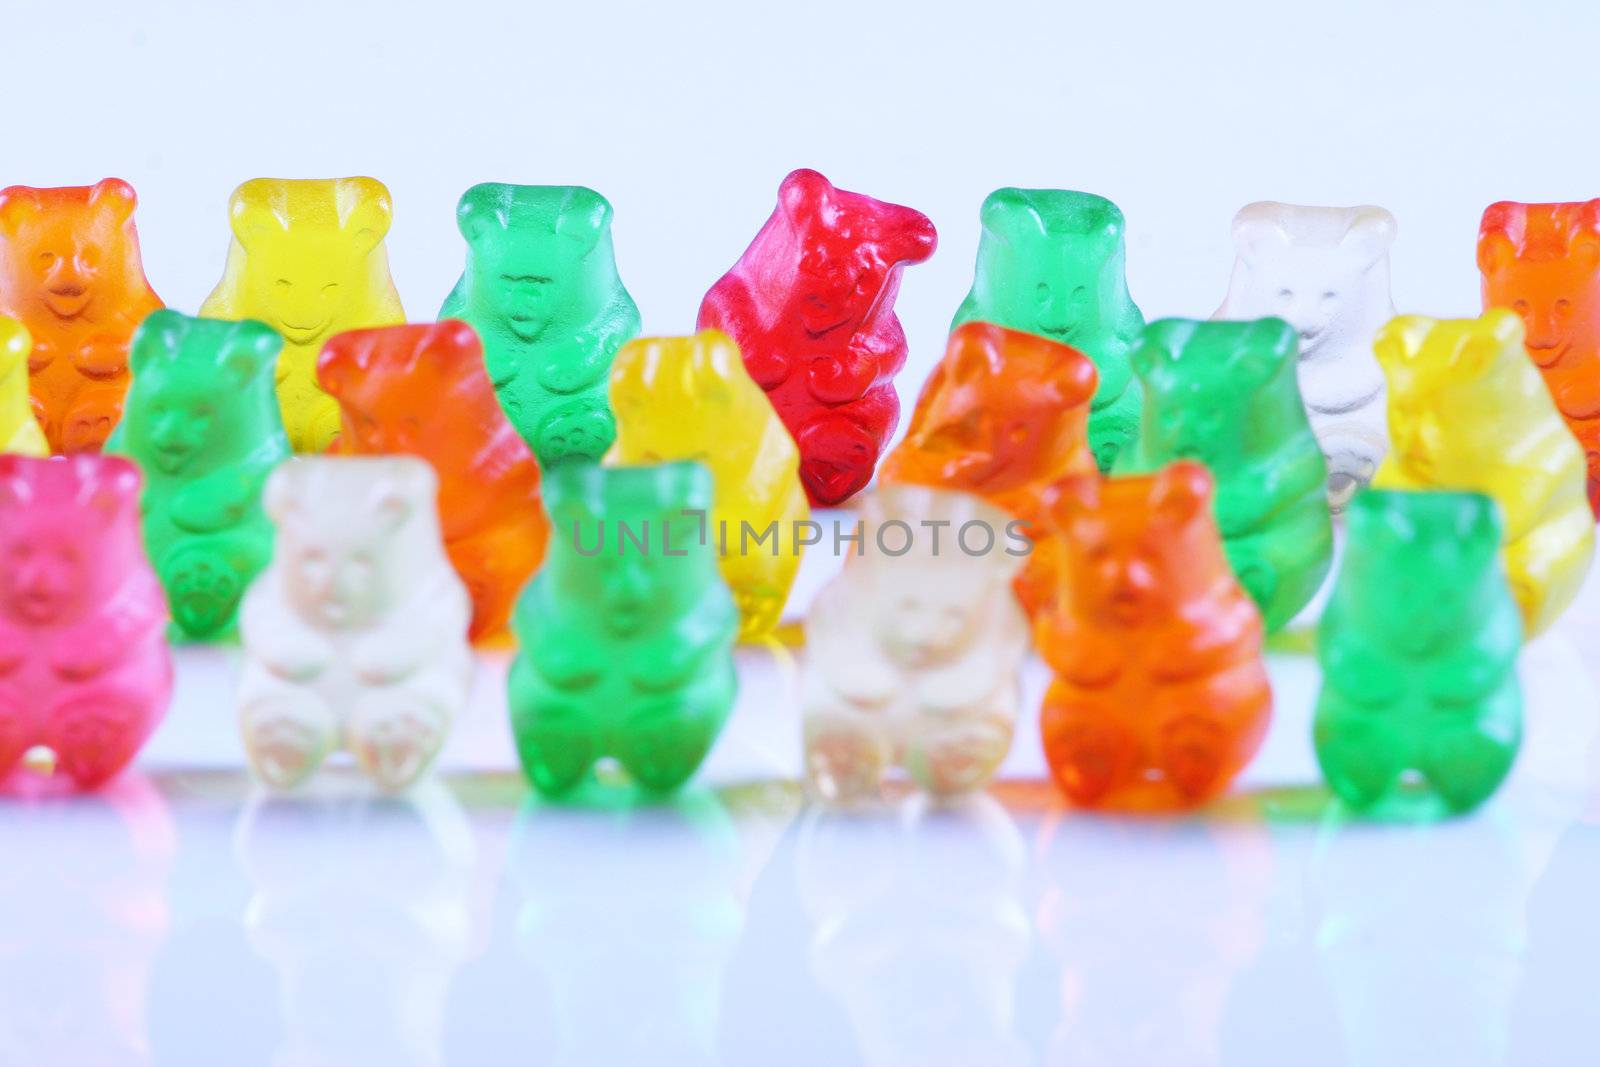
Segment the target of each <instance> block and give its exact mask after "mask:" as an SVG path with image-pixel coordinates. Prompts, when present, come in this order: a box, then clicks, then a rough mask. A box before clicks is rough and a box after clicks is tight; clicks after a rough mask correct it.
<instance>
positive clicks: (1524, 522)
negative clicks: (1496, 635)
mask: <svg viewBox="0 0 1600 1067" xmlns="http://www.w3.org/2000/svg"><path fill="white" fill-rule="evenodd" d="M1373 347H1374V350H1375V351H1376V352H1377V355H1378V362H1379V363H1380V364H1382V365H1383V370H1384V373H1385V374H1386V375H1387V376H1388V378H1389V434H1390V436H1391V437H1392V438H1393V440H1394V451H1393V452H1391V453H1390V454H1389V458H1388V459H1387V460H1385V461H1384V463H1383V466H1381V467H1380V468H1378V475H1377V477H1376V478H1375V479H1374V481H1373V484H1374V485H1376V486H1379V487H1382V488H1390V489H1456V490H1467V491H1471V492H1478V493H1484V494H1486V495H1488V496H1490V497H1492V498H1493V499H1494V501H1495V503H1497V504H1499V505H1500V514H1501V517H1502V519H1503V521H1504V523H1505V529H1504V533H1503V535H1502V538H1503V542H1504V543H1503V548H1504V556H1503V558H1504V562H1505V569H1506V576H1507V577H1508V578H1509V579H1510V580H1511V595H1512V596H1514V597H1515V598H1516V600H1517V604H1518V606H1519V607H1520V608H1521V609H1522V622H1523V629H1524V630H1525V631H1526V633H1527V635H1528V636H1529V637H1533V636H1535V635H1537V634H1540V633H1543V632H1544V631H1545V630H1546V629H1548V628H1549V627H1550V624H1551V623H1553V622H1554V621H1555V620H1556V618H1557V617H1559V616H1560V614H1561V612H1562V611H1564V610H1565V609H1566V606H1567V605H1568V604H1569V603H1571V602H1572V598H1573V597H1574V596H1576V595H1577V592H1578V588H1579V586H1580V585H1582V583H1583V578H1584V575H1585V574H1587V573H1588V571H1589V561H1590V559H1591V558H1592V557H1593V555H1594V514H1593V512H1591V511H1590V510H1589V502H1588V499H1587V497H1586V495H1585V492H1584V490H1585V484H1586V480H1587V474H1586V471H1585V466H1584V458H1583V450H1582V448H1580V447H1579V445H1578V442H1577V440H1576V439H1575V438H1573V436H1572V431H1571V430H1569V429H1567V426H1566V423H1564V422H1563V421H1562V419H1561V415H1560V413H1559V412H1558V411H1556V407H1555V403H1554V402H1553V401H1552V400H1551V399H1550V390H1549V389H1547V388H1546V387H1545V383H1544V379H1543V378H1541V377H1540V375H1539V372H1538V371H1537V370H1536V369H1535V368H1534V365H1533V362H1532V361H1531V360H1529V359H1528V356H1527V353H1526V351H1525V350H1524V348H1523V330H1522V320H1521V319H1519V318H1518V317H1517V316H1516V314H1515V313H1514V312H1511V311H1506V310H1504V309H1496V310H1491V311H1486V312H1484V313H1483V316H1482V317H1481V318H1477V319H1444V320H1436V319H1429V318H1424V317H1422V316H1421V315H1402V316H1400V317H1399V318H1397V319H1394V320H1393V321H1391V322H1390V323H1389V324H1388V325H1387V326H1385V327H1384V328H1383V329H1382V330H1381V331H1380V332H1379V333H1378V337H1377V340H1376V341H1375V342H1374V345H1373Z"/></svg>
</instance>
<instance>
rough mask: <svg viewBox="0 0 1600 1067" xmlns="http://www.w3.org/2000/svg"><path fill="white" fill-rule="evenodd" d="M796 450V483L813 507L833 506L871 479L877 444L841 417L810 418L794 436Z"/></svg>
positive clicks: (858, 427) (876, 456)
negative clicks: (797, 467) (798, 464)
mask: <svg viewBox="0 0 1600 1067" xmlns="http://www.w3.org/2000/svg"><path fill="white" fill-rule="evenodd" d="M795 443H796V444H797V445H798V446H799V448H800V482H801V484H802V485H804V486H805V490H806V496H807V497H808V498H810V500H811V503H812V505H814V506H816V507H833V506H834V505H836V504H841V503H843V502H844V501H846V500H848V499H850V498H851V497H852V496H855V495H856V493H858V492H860V491H861V489H862V488H864V487H865V486H866V484H867V483H868V482H869V481H871V480H872V469H873V467H874V466H875V465H876V464H877V462H878V449H879V447H880V444H881V443H880V442H879V441H877V440H875V439H874V438H873V437H872V435H871V434H869V433H867V431H866V430H864V429H863V428H862V427H860V426H858V425H857V424H856V423H855V422H853V421H852V420H850V419H848V418H846V417H845V416H843V415H838V414H827V415H822V416H820V417H818V418H816V419H813V420H812V421H811V422H810V423H808V424H807V425H805V426H803V427H802V428H801V429H800V432H799V433H798V434H796V435H795Z"/></svg>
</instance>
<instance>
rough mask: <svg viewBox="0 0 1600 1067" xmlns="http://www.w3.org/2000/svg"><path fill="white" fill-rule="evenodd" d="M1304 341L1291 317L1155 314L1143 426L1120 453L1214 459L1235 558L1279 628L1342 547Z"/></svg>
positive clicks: (1143, 344) (1137, 460) (1226, 542)
mask: <svg viewBox="0 0 1600 1067" xmlns="http://www.w3.org/2000/svg"><path fill="white" fill-rule="evenodd" d="M1297 340H1298V336H1297V334H1296V332H1295V329H1294V327H1293V326H1290V325H1289V324H1288V323H1287V322H1284V321H1283V320H1282V319H1256V320H1254V321H1251V322H1196V321H1194V320H1191V319H1162V320H1161V321H1159V322H1153V323H1151V324H1150V326H1149V328H1148V329H1146V330H1145V332H1144V334H1143V335H1142V336H1141V338H1140V340H1139V344H1138V346H1137V347H1136V348H1135V349H1134V351H1133V364H1134V368H1135V370H1136V371H1137V372H1138V375H1139V378H1140V380H1141V381H1142V382H1143V383H1144V415H1143V417H1142V419H1141V421H1140V426H1139V436H1138V438H1137V439H1136V440H1135V442H1134V443H1133V445H1132V447H1130V448H1129V449H1128V450H1127V451H1126V452H1125V453H1124V454H1123V455H1122V456H1121V457H1120V458H1119V459H1118V461H1117V471H1118V472H1119V473H1122V472H1140V471H1143V472H1148V471H1153V470H1156V469H1159V468H1160V467H1162V466H1164V465H1165V464H1168V463H1171V462H1172V461H1173V460H1177V459H1194V460H1199V461H1200V462H1202V463H1204V464H1205V465H1206V467H1207V468H1208V469H1209V470H1210V471H1211V474H1212V477H1213V478H1214V479H1215V481H1216V499H1215V507H1216V515H1217V525H1218V527H1219V529H1220V530H1221V532H1222V543H1223V547H1224V548H1225V549H1226V550H1227V553H1228V561H1229V562H1230V563H1231V564H1232V565H1233V569H1234V573H1235V574H1237V575H1238V576H1239V580H1240V581H1241V582H1242V583H1243V584H1244V587H1245V589H1246V590H1247V591H1248V592H1249V593H1250V595H1251V597H1253V598H1254V599H1255V602H1256V603H1257V605H1259V606H1260V608H1261V614H1262V617H1263V619H1264V621H1265V622H1266V627H1267V630H1268V631H1269V632H1270V631H1274V630H1278V629H1280V628H1282V627H1283V626H1284V625H1285V624H1287V623H1288V622H1289V620H1290V619H1292V618H1293V617H1294V616H1295V614H1296V613H1298V612H1299V611H1300V609H1301V608H1303V607H1305V606H1306V604H1308V603H1309V602H1310V601H1311V598H1312V597H1313V596H1315V595H1316V592H1317V589H1318V588H1319V587H1320V586H1321V585H1322V580H1323V579H1324V578H1325V577H1326V576H1327V574H1328V567H1329V564H1330V562H1331V560H1332V557H1333V523H1332V520H1331V519H1330V517H1329V513H1328V499H1327V479H1328V475H1327V463H1326V461H1325V460H1324V459H1323V456H1322V450H1321V449H1320V448H1319V447H1318V445H1317V439H1316V437H1315V436H1314V435H1313V434H1312V431H1311V424H1310V421H1309V420H1308V417H1307V415H1306V409H1305V406H1304V405H1303V404H1302V403H1301V401H1300V390H1299V387H1298V384H1297V378H1296V370H1295V348H1296V344H1297Z"/></svg>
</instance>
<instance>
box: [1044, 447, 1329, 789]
mask: <svg viewBox="0 0 1600 1067" xmlns="http://www.w3.org/2000/svg"><path fill="white" fill-rule="evenodd" d="M1318 486H1319V487H1318V492H1319V493H1320V491H1321V489H1320V483H1318ZM1045 521H1046V524H1047V525H1048V526H1049V528H1050V529H1051V531H1052V533H1053V534H1054V535H1055V537H1056V538H1057V539H1058V542H1059V544H1060V545H1061V559H1062V568H1061V590H1060V593H1059V594H1058V596H1057V598H1056V601H1055V603H1054V605H1053V606H1052V610H1050V611H1049V612H1046V613H1044V614H1042V615H1041V616H1040V617H1039V618H1038V619H1036V620H1035V621H1034V644H1035V646H1036V647H1037V648H1038V650H1039V652H1040V655H1042V656H1043V657H1044V659H1045V661H1046V663H1048V664H1049V666H1050V668H1051V670H1052V671H1053V672H1054V675H1055V680H1054V682H1053V684H1052V685H1051V686H1050V689H1049V691H1048V692H1047V693H1046V694H1045V698H1044V705H1043V707H1042V708H1041V709H1040V713H1039V716H1040V717H1039V727H1040V730H1041V733H1042V737H1043V740H1044V752H1045V759H1046V760H1047V761H1048V762H1049V764H1050V770H1051V773H1052V775H1053V776H1054V777H1055V780H1056V783H1057V784H1058V785H1059V786H1060V787H1061V789H1062V791H1063V792H1064V793H1065V794H1066V796H1067V798H1068V799H1069V800H1071V801H1072V802H1073V803H1074V804H1078V805H1081V806H1084V807H1096V808H1114V809H1125V810H1142V811H1167V810H1177V809H1184V808H1190V807H1194V806H1196V805H1198V804H1202V803H1204V802H1205V801H1206V800H1208V799H1210V798H1212V797H1214V796H1216V795H1217V794H1219V793H1221V792H1222V791H1223V790H1225V789H1226V788H1227V786H1228V783H1229V782H1231V781H1232V780H1233V778H1234V776H1235V775H1237V774H1238V772H1239V771H1240V770H1241V769H1242V768H1243V767H1244V765H1245V764H1246V763H1248V762H1249V761H1250V758H1251V757H1252V756H1253V755H1254V754H1255V751H1256V749H1257V748H1258V747H1259V746H1260V744H1261V739H1262V736H1263V735H1264V734H1265V733H1266V728H1267V722H1268V719H1269V718H1270V716H1271V708H1272V692H1271V688H1270V686H1269V684H1268V680H1267V672H1266V668H1265V666H1264V665H1263V663H1262V660H1261V642H1262V625H1261V616H1260V613H1259V611H1258V610H1257V608H1256V606H1255V603H1254V602H1253V601H1252V600H1251V599H1250V597H1249V596H1247V595H1246V594H1245V592H1244V590H1243V589H1242V588H1241V587H1240V585H1239V582H1238V580H1237V579H1236V578H1235V577H1234V575H1233V571H1232V570H1231V569H1230V568H1229V566H1228V561H1227V557H1226V556H1225V555H1224V554H1223V551H1222V542H1221V539H1220V538H1219V537H1218V534H1217V526H1216V520H1215V519H1214V518H1213V517H1212V509H1211V477H1210V475H1209V474H1207V473H1206V470H1205V468H1204V467H1202V466H1200V465H1199V464H1197V463H1174V464H1173V465H1171V466H1170V467H1167V468H1165V469H1164V470H1162V471H1160V472H1158V473H1156V474H1153V475H1147V476H1142V477H1122V478H1111V479H1107V480H1103V481H1102V480H1099V479H1096V478H1092V477H1091V478H1083V479H1079V480H1077V481H1074V482H1069V483H1066V484H1064V485H1063V486H1062V487H1061V488H1060V489H1059V490H1058V492H1057V493H1056V494H1055V499H1054V500H1053V502H1052V505H1051V507H1050V508H1049V509H1048V511H1047V516H1046V520H1045Z"/></svg>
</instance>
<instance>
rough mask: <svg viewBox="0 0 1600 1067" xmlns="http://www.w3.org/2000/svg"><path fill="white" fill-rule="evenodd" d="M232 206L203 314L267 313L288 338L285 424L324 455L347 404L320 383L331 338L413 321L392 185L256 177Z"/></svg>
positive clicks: (283, 363) (283, 364)
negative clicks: (397, 252)
mask: <svg viewBox="0 0 1600 1067" xmlns="http://www.w3.org/2000/svg"><path fill="white" fill-rule="evenodd" d="M228 213H229V217H230V220H231V223H232V227H233V241H232V243H231V244H230V245H229V246H228V263H227V266H226V267H224V268H223V271H222V280H221V281H220V282H218V283H217V287H216V288H215V289H213V290H212V291H211V295H210V296H208V297H206V300H205V303H203V304H201V305H200V314H201V315H202V316H203V317H205V318H213V319H259V320H260V321H262V322H265V323H266V324H267V325H269V326H271V327H272V328H273V329H274V330H277V331H278V332H279V333H280V334H282V335H283V338H284V346H283V353H282V354H281V355H280V356H279V357H278V375H277V382H278V406H279V407H280V408H282V409H283V427H284V429H285V430H286V431H287V432H288V434H289V443H290V444H291V445H292V446H294V450H295V451H296V452H321V451H322V450H323V449H325V448H326V447H327V446H328V442H329V441H331V440H332V439H333V435H334V434H335V433H337V432H338V429H339V405H338V404H337V403H335V402H334V400H333V398H332V397H330V396H328V394H327V393H324V392H323V391H322V389H321V388H320V387H319V386H318V385H317V355H318V352H319V350H320V349H321V347H322V342H323V341H325V340H327V339H328V338H329V337H330V336H332V335H333V334H336V333H342V332H344V331H345V330H358V329H363V328H365V327H369V326H393V325H396V324H398V323H402V322H404V321H405V317H406V316H405V312H404V311H402V310H401V308H400V294H399V293H398V292H396V291H395V287H394V279H393V278H391V277H390V276H389V255H388V252H387V251H386V250H385V248H384V244H383V238H384V235H385V234H387V233H388V232H389V223H390V221H391V220H392V219H393V217H394V209H393V208H392V206H391V205H390V203H389V190H388V189H386V188H385V187H384V185H383V183H382V182H380V181H378V180H377V179H375V178H317V179H287V178H253V179H251V180H250V181H247V182H245V183H244V184H243V185H241V186H239V188H237V189H235V190H234V192H233V197H232V199H231V200H230V201H229V204H228Z"/></svg>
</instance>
